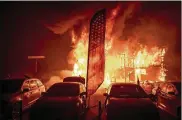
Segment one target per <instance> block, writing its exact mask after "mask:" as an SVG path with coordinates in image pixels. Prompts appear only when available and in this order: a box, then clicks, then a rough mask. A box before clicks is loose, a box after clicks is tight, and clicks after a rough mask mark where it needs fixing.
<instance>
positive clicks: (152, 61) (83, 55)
mask: <svg viewBox="0 0 182 120" xmlns="http://www.w3.org/2000/svg"><path fill="white" fill-rule="evenodd" d="M119 9H120V8H118V7H117V8H115V9H114V10H113V11H112V12H111V16H110V18H108V19H107V21H106V22H107V23H106V40H105V55H106V56H105V59H106V61H105V81H104V83H106V85H109V84H110V83H111V82H112V81H113V80H112V79H116V80H118V79H120V81H123V80H124V79H125V77H126V78H127V79H129V76H128V74H129V73H132V71H135V76H140V75H141V74H144V75H145V74H147V71H146V70H145V69H144V68H146V67H149V66H154V65H156V66H157V65H158V66H160V65H161V63H162V62H163V59H162V57H161V56H164V55H165V52H166V50H165V49H163V48H159V47H157V46H154V47H152V48H148V47H147V46H142V47H140V49H139V50H137V51H135V53H132V52H131V50H130V49H129V46H130V45H131V44H130V43H129V42H128V43H124V44H125V47H126V48H123V50H122V51H120V50H118V49H115V48H114V47H113V41H114V40H115V39H114V38H115V36H114V35H115V34H112V30H113V25H114V19H115V17H116V15H117V14H118V11H119ZM75 32H76V31H74V30H73V31H72V33H71V36H72V44H73V47H74V49H73V51H72V52H73V58H74V59H75V63H74V67H73V74H72V75H73V76H75V75H76V76H82V77H85V78H86V72H87V57H88V56H87V55H88V39H89V37H88V35H89V32H88V29H87V28H86V27H84V28H83V30H82V34H81V36H77V35H76V34H75ZM118 41H119V40H118ZM120 41H121V40H120ZM129 67H130V68H133V69H131V70H129V71H125V72H127V73H126V75H127V76H125V75H122V74H121V76H117V75H116V72H117V71H118V70H121V69H123V68H129ZM165 76H166V75H165V69H164V68H163V67H161V68H160V73H159V76H158V78H159V80H162V81H164V80H165Z"/></svg>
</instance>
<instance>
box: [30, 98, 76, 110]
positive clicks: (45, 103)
mask: <svg viewBox="0 0 182 120" xmlns="http://www.w3.org/2000/svg"><path fill="white" fill-rule="evenodd" d="M77 102H78V97H48V96H43V97H41V98H40V99H39V100H37V101H36V103H35V104H34V105H33V106H32V107H34V108H44V107H49V108H60V107H65V106H73V105H76V103H77Z"/></svg>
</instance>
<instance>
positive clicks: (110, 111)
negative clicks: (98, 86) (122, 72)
mask: <svg viewBox="0 0 182 120" xmlns="http://www.w3.org/2000/svg"><path fill="white" fill-rule="evenodd" d="M104 96H106V101H105V107H106V115H107V120H118V119H123V120H133V119H135V120H159V119H160V117H159V113H158V110H157V107H156V106H155V105H154V104H153V102H152V101H151V99H150V98H149V96H148V95H147V94H146V93H145V91H144V90H143V89H142V88H141V86H139V85H136V84H131V83H114V84H112V85H111V86H110V87H109V89H108V91H107V93H104Z"/></svg>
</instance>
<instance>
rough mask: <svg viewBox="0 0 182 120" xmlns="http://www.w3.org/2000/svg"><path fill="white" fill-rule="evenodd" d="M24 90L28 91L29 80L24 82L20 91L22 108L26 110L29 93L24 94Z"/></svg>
mask: <svg viewBox="0 0 182 120" xmlns="http://www.w3.org/2000/svg"><path fill="white" fill-rule="evenodd" d="M24 89H29V90H30V84H29V80H26V81H24V83H23V85H22V88H21V91H22V108H26V107H27V106H28V105H29V102H30V91H26V92H24V91H23V90H24Z"/></svg>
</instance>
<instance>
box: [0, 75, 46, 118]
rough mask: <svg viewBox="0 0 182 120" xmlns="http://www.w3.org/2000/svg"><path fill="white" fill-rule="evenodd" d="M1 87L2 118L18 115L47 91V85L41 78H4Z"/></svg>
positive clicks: (0, 83)
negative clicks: (45, 85)
mask: <svg viewBox="0 0 182 120" xmlns="http://www.w3.org/2000/svg"><path fill="white" fill-rule="evenodd" d="M0 88H1V90H2V91H1V93H0V94H1V95H2V96H1V97H0V99H1V102H2V106H1V112H2V113H1V114H2V116H3V118H2V119H5V120H6V119H12V118H14V117H17V116H18V115H19V113H20V112H21V111H24V110H25V109H27V108H29V107H30V106H31V105H32V104H33V103H34V102H35V101H36V100H37V99H39V97H40V96H41V93H42V92H45V87H44V85H43V84H42V82H41V81H40V80H39V79H36V78H31V79H26V78H22V79H3V80H0Z"/></svg>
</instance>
